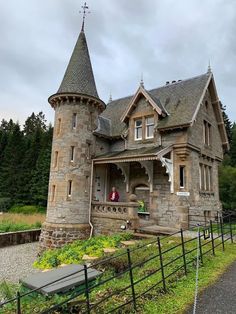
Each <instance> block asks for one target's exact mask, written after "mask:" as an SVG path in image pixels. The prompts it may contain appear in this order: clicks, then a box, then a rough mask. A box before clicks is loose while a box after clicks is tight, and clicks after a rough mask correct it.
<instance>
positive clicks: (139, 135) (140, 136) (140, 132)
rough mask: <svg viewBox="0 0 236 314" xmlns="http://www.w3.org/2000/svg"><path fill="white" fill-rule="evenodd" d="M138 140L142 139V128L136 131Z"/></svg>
mask: <svg viewBox="0 0 236 314" xmlns="http://www.w3.org/2000/svg"><path fill="white" fill-rule="evenodd" d="M136 138H137V139H138V138H142V128H137V129H136Z"/></svg>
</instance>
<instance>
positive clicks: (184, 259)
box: [180, 228, 187, 276]
mask: <svg viewBox="0 0 236 314" xmlns="http://www.w3.org/2000/svg"><path fill="white" fill-rule="evenodd" d="M180 234H181V244H182V255H183V261H184V273H185V276H187V264H186V256H185V247H184V235H183V229H182V228H181V229H180Z"/></svg>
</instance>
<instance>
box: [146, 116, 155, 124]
mask: <svg viewBox="0 0 236 314" xmlns="http://www.w3.org/2000/svg"><path fill="white" fill-rule="evenodd" d="M148 124H154V117H148V118H146V125H148Z"/></svg>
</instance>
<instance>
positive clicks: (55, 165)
mask: <svg viewBox="0 0 236 314" xmlns="http://www.w3.org/2000/svg"><path fill="white" fill-rule="evenodd" d="M57 165H58V151H55V154H54V168H56V167H57Z"/></svg>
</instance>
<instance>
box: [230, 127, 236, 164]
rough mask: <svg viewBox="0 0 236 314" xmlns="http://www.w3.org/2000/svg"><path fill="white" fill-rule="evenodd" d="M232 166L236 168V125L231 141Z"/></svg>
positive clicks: (233, 128)
mask: <svg viewBox="0 0 236 314" xmlns="http://www.w3.org/2000/svg"><path fill="white" fill-rule="evenodd" d="M229 156H230V164H231V166H233V167H236V124H235V123H234V124H233V127H232V140H231V146H230V152H229Z"/></svg>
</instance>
